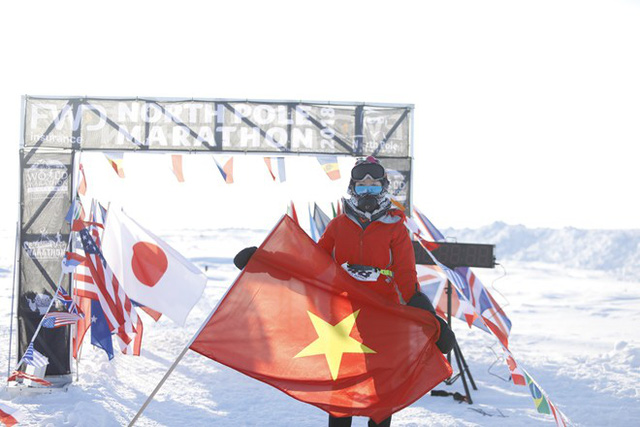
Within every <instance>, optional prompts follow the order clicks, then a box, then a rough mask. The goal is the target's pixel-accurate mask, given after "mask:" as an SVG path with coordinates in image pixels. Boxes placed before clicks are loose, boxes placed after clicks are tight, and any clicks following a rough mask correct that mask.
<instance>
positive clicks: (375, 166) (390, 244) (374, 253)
mask: <svg viewBox="0 0 640 427" xmlns="http://www.w3.org/2000/svg"><path fill="white" fill-rule="evenodd" d="M388 187H389V180H388V179H387V173H386V171H385V169H384V167H383V166H382V165H381V164H380V162H378V160H377V159H376V158H374V157H372V156H369V157H367V158H366V159H362V160H358V161H357V162H356V165H355V166H354V167H353V169H352V170H351V181H350V183H349V188H348V194H349V195H350V196H351V197H350V198H348V199H344V213H343V214H342V215H338V216H337V217H336V218H334V219H333V220H331V222H329V224H328V225H327V228H326V229H325V231H324V234H323V235H322V237H321V238H320V240H319V241H318V245H319V246H320V247H322V248H323V249H324V250H325V251H327V252H328V253H329V254H331V255H332V256H333V258H334V259H335V260H336V261H337V262H338V263H339V264H341V265H342V266H343V267H344V268H345V269H346V270H347V271H348V272H349V273H350V274H351V275H352V276H353V277H354V278H356V279H358V280H363V281H364V282H366V283H363V285H365V286H367V287H368V288H370V289H372V290H373V291H374V292H377V293H378V294H380V295H382V296H384V297H385V298H388V299H389V300H391V301H395V302H398V303H400V304H408V305H411V306H414V307H419V308H422V309H425V310H428V311H430V312H431V313H432V314H433V315H434V316H435V310H434V308H433V305H432V304H431V302H430V301H429V299H428V298H427V297H426V296H425V295H424V294H423V293H421V292H419V286H418V279H417V275H416V260H415V255H414V253H413V245H412V243H411V239H410V238H409V233H408V231H407V229H406V227H405V225H404V219H405V218H404V213H403V212H402V211H400V210H398V209H392V204H391V199H390V198H389V194H388V192H387V189H388ZM436 318H437V319H438V320H439V322H440V330H441V333H440V338H439V340H438V342H437V343H436V344H437V345H438V348H440V350H441V351H442V352H443V353H448V352H449V351H451V348H452V346H453V343H454V342H455V337H454V335H453V332H452V331H451V329H450V328H449V327H448V325H447V324H446V322H444V320H443V319H441V318H439V317H438V316H436ZM351 421H352V418H351V417H342V418H338V417H334V416H329V427H349V426H351ZM390 425H391V417H389V418H387V419H386V420H384V421H382V422H380V423H379V424H376V423H375V422H374V421H373V420H369V426H370V427H373V426H384V427H388V426H390Z"/></svg>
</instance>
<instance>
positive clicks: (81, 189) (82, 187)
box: [78, 163, 87, 196]
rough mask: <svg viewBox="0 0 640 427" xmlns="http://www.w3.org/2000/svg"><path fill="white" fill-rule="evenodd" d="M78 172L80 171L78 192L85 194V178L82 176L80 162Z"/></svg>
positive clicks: (82, 171)
mask: <svg viewBox="0 0 640 427" xmlns="http://www.w3.org/2000/svg"><path fill="white" fill-rule="evenodd" d="M79 173H80V183H79V184H78V194H81V195H83V196H84V195H86V194H87V179H86V178H85V176H84V167H83V166H82V163H80V166H79Z"/></svg>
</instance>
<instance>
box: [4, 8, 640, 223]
mask: <svg viewBox="0 0 640 427" xmlns="http://www.w3.org/2000/svg"><path fill="white" fill-rule="evenodd" d="M62 4H64V6H62ZM5 9H7V8H5ZM0 35H1V36H2V40H3V49H2V55H3V58H2V64H3V66H2V82H1V83H0V85H1V87H2V91H1V94H2V97H1V98H0V113H1V114H0V120H1V122H0V124H1V126H2V129H3V131H4V138H3V141H2V142H1V143H0V158H1V159H2V160H3V161H4V165H5V166H4V167H3V168H0V178H1V179H2V182H3V183H4V191H5V192H6V194H7V196H6V200H5V204H4V207H3V208H2V210H1V213H0V228H3V229H11V228H12V227H14V223H15V219H16V214H17V205H18V143H19V136H20V105H21V96H22V95H25V94H29V95H58V96H64V95H67V96H79V95H89V96H150V97H184V98H191V97H196V98H249V99H287V100H289V99H300V100H317V101H355V102H372V103H374V102H379V103H407V104H414V105H415V115H414V131H415V134H414V135H415V137H414V143H415V149H414V157H415V163H414V165H415V166H414V192H413V196H414V203H415V205H416V206H418V207H419V208H421V210H423V211H424V212H425V213H426V214H427V215H428V216H429V217H430V218H431V220H432V221H433V222H434V223H435V224H436V225H437V226H439V227H441V228H445V227H478V226H482V225H486V224H489V223H491V222H493V221H497V220H501V221H505V222H507V223H510V224H524V225H526V226H528V227H554V228H561V227H568V226H571V227H578V228H640V203H639V202H638V200H637V198H638V196H637V193H638V191H637V190H636V186H637V184H638V182H640V168H639V167H638V160H639V159H640V77H639V76H640V1H631V0H628V1H622V0H619V1H616V0H601V1H589V0H573V1H570V0H552V1H540V0H535V1H517V0H505V1H473V0H471V1H440V2H434V1H421V2H416V1H414V2H409V1H393V2H390V1H344V0H343V1H333V0H331V1H323V2H314V3H306V2H302V1H277V0H275V1H227V2H224V3H222V2H216V3H214V2H204V1H202V2H196V1H186V0H183V1H180V2H164V1H137V2H131V1H127V2H125V1H111V2H108V3H103V4H97V3H90V2H89V3H88V2H86V1H85V2H81V1H68V2H63V3H61V2H48V1H31V2H14V4H13V5H12V6H11V10H10V11H8V10H5V12H4V13H3V14H2V16H1V17H0ZM193 157H197V156H193ZM255 160H256V159H253V160H248V161H247V163H245V166H243V168H250V165H251V164H252V163H251V162H252V161H254V162H255ZM206 161H210V159H206V160H202V159H197V160H196V159H188V162H187V163H191V164H193V165H195V164H202V165H204V166H203V167H205V168H208V167H211V164H212V162H211V164H209V166H206ZM155 162H156V163H158V164H159V162H160V161H155ZM302 162H304V161H302ZM148 163H149V165H151V164H152V163H153V162H152V161H150V162H148ZM237 164H240V162H238V163H237ZM300 164H301V165H303V166H301V167H302V168H303V169H304V163H300ZM247 165H249V166H247ZM185 166H187V164H185ZM149 167H151V166H149ZM238 168H239V169H238V170H237V172H236V176H237V177H238V179H240V178H239V174H240V169H241V167H240V166H238ZM293 168H294V169H295V167H293ZM294 169H292V173H293V170H294ZM303 169H301V170H303ZM141 170H142V169H138V171H139V172H138V175H139V176H138V178H135V177H132V178H131V181H129V184H126V186H124V187H123V190H122V191H123V192H124V193H126V194H125V195H126V197H124V196H123V199H122V200H123V203H124V204H127V203H129V204H131V206H130V210H132V211H136V210H138V211H139V212H140V215H143V216H144V215H147V216H148V215H149V212H151V211H153V212H154V215H155V216H156V219H155V221H156V222H162V221H165V217H164V216H165V215H166V222H167V223H169V224H173V223H174V222H175V221H177V220H178V219H180V218H183V219H186V221H187V222H188V223H189V224H192V225H194V226H196V225H197V226H202V224H209V223H208V222H207V219H210V227H216V224H220V225H225V224H227V225H231V222H230V221H227V220H224V218H228V216H229V215H228V214H227V217H224V215H223V216H220V218H222V219H221V220H218V219H216V218H218V217H216V215H221V214H219V213H217V211H220V210H226V209H234V206H229V205H230V204H229V203H228V202H227V200H229V198H230V197H232V195H233V196H236V195H238V194H239V193H240V192H242V197H241V198H242V200H243V203H245V204H246V205H245V204H243V205H242V206H246V207H247V208H244V209H239V211H247V210H250V211H251V212H250V215H251V216H249V217H246V221H245V222H247V226H248V227H250V226H251V225H252V224H251V223H250V221H251V218H255V217H256V216H261V214H262V213H264V215H262V216H261V217H263V218H268V221H267V220H266V219H265V221H264V222H269V221H271V219H270V218H271V216H270V215H272V214H271V213H268V214H267V211H268V209H267V210H265V209H264V206H265V205H266V204H269V203H276V201H277V203H281V201H283V200H286V199H287V198H288V197H289V196H291V198H294V199H295V198H300V199H301V200H306V199H305V194H306V193H308V192H309V191H312V189H313V191H317V186H318V185H324V187H323V191H324V193H329V192H334V191H335V192H336V193H337V194H336V198H337V197H338V196H340V195H341V194H342V192H343V189H342V186H343V184H338V183H331V182H330V181H328V180H324V181H318V182H320V183H321V184H318V183H317V182H315V181H313V179H312V178H309V179H308V180H307V179H305V178H298V179H297V180H296V181H291V182H289V183H288V184H287V186H279V187H278V186H276V185H273V184H272V183H269V184H265V183H259V184H258V183H256V184H255V185H254V184H252V183H250V182H249V183H248V184H245V185H244V186H241V185H238V186H237V187H234V189H233V191H232V189H231V187H232V186H229V187H228V188H226V187H224V185H223V184H222V183H221V182H218V181H216V182H215V183H213V182H212V185H211V186H210V187H207V186H206V185H203V184H206V180H203V179H198V180H197V181H198V182H197V185H196V184H194V181H192V182H191V183H190V182H189V181H187V182H186V183H185V184H184V185H183V186H182V187H177V186H176V185H174V183H173V182H169V181H168V180H165V179H164V178H161V177H159V176H160V175H158V174H156V173H155V172H154V173H149V175H148V176H147V175H144V176H141V175H140V174H141V172H140V171H141ZM192 170H193V169H192ZM214 172H215V173H217V172H216V171H215V170H207V172H206V173H208V174H209V175H207V176H208V177H210V178H211V179H212V180H213V179H218V180H219V177H217V176H216V175H214ZM95 173H96V174H98V173H99V172H98V171H97V170H96V172H95ZM168 173H169V178H172V176H171V175H170V172H168ZM189 173H190V170H189V169H185V174H186V175H187V179H188V175H189ZM191 173H193V174H195V172H191ZM200 173H203V172H200ZM314 173H315V172H314ZM342 173H343V175H346V174H347V173H348V166H345V167H344V168H343V170H342ZM134 175H135V173H134ZM149 176H150V177H156V178H154V179H149V178H148V177H149ZM192 176H195V175H192ZM291 176H293V175H291ZM200 177H202V175H200ZM319 177H320V178H323V177H322V175H319ZM320 178H318V179H320ZM207 179H208V178H207ZM314 179H315V178H314ZM322 183H324V184H322ZM90 184H91V183H90ZM143 184H144V185H159V186H160V187H156V188H154V189H152V190H149V191H148V192H144V188H145V187H144V185H143ZM100 185H104V183H103V184H100ZM117 185H121V186H123V185H124V184H116V186H117ZM162 185H164V187H162ZM98 187H99V185H96V188H98ZM207 190H208V192H207ZM112 191H113V190H112ZM269 191H273V192H274V193H273V194H274V195H273V196H272V197H270V196H269V195H268V193H269ZM124 193H123V194H124ZM324 193H323V194H324ZM140 194H144V195H145V196H147V197H146V200H144V203H141V202H140V201H141V200H142V199H143V197H141V196H140V197H137V195H140ZM199 195H201V197H202V198H206V199H208V200H215V201H216V204H212V202H211V201H210V202H209V203H208V204H204V205H203V204H200V205H198V204H196V205H195V206H194V208H193V209H189V210H186V207H185V205H186V204H188V203H189V200H194V199H198V198H199V197H200V196H199ZM163 196H164V199H163ZM323 197H324V196H323ZM167 199H168V200H167ZM308 199H309V200H310V199H311V198H308ZM328 200H329V199H328ZM136 203H138V204H137V205H136ZM282 203H284V202H282ZM249 206H253V208H249ZM125 207H126V206H125ZM300 207H301V208H302V209H304V211H305V212H306V206H305V205H301V206H300ZM145 209H146V211H145ZM273 209H274V208H272V210H273ZM277 209H280V208H279V207H278V208H277ZM144 212H146V214H145V213H144ZM238 215H240V214H236V215H235V217H236V219H237V218H238ZM191 217H194V218H196V217H197V218H199V221H191V220H190V218H191ZM225 221H226V222H225ZM257 222H259V221H256V223H257ZM258 226H264V224H258ZM167 228H175V227H173V226H169V227H167Z"/></svg>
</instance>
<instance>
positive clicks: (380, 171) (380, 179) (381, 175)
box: [348, 156, 389, 213]
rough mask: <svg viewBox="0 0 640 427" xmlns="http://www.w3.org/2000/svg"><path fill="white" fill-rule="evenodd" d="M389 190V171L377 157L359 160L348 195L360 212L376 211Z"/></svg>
mask: <svg viewBox="0 0 640 427" xmlns="http://www.w3.org/2000/svg"><path fill="white" fill-rule="evenodd" d="M388 188H389V180H388V179H387V171H386V170H385V168H384V166H382V165H381V164H380V162H379V161H378V159H376V158H375V157H373V156H369V157H367V158H365V159H359V160H358V161H357V162H356V164H355V166H354V167H353V169H351V180H350V181H349V189H348V193H349V195H351V198H352V200H353V202H355V203H354V205H355V206H357V208H358V209H359V210H361V211H363V212H367V213H372V212H374V211H376V210H377V209H378V208H379V207H380V204H381V202H382V201H383V200H384V199H386V197H387V189H388Z"/></svg>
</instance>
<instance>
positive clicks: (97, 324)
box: [91, 300, 113, 360]
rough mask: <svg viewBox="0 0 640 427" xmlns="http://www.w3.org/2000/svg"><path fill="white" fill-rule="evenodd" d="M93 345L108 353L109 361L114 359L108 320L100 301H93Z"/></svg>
mask: <svg viewBox="0 0 640 427" xmlns="http://www.w3.org/2000/svg"><path fill="white" fill-rule="evenodd" d="M91 344H93V345H94V346H96V347H98V348H101V349H103V350H104V351H105V353H107V357H109V360H111V359H113V341H112V339H111V331H110V330H109V324H108V323H107V318H106V317H105V315H104V312H103V311H102V306H100V301H95V300H92V301H91Z"/></svg>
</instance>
